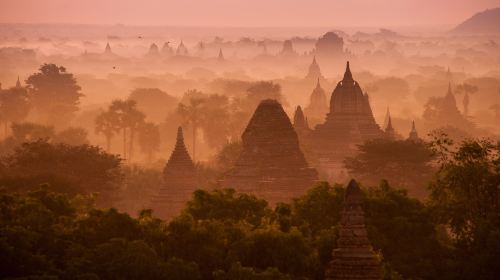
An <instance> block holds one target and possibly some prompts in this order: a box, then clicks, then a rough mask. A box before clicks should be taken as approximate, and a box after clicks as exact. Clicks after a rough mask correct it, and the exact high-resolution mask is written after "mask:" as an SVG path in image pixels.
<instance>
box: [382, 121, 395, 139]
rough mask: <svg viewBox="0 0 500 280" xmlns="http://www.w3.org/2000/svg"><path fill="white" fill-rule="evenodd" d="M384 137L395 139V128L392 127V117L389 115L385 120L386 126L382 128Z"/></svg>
mask: <svg viewBox="0 0 500 280" xmlns="http://www.w3.org/2000/svg"><path fill="white" fill-rule="evenodd" d="M384 134H385V138H386V139H388V140H396V130H394V127H392V118H391V115H389V119H388V121H387V127H386V128H385V130H384Z"/></svg>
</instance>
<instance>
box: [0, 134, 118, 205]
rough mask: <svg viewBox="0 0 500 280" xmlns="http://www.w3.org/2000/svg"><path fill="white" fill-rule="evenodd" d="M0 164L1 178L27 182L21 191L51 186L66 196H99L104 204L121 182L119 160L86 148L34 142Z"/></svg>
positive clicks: (25, 145) (94, 148) (84, 146)
mask: <svg viewBox="0 0 500 280" xmlns="http://www.w3.org/2000/svg"><path fill="white" fill-rule="evenodd" d="M2 163H3V166H4V167H5V169H4V170H3V172H2V174H1V175H2V177H3V178H7V179H8V178H10V179H12V178H13V179H16V180H18V181H21V182H22V181H23V180H27V181H29V182H30V185H25V186H19V187H20V188H33V187H36V186H38V185H39V184H42V183H52V186H53V187H54V188H57V189H59V190H60V191H62V192H66V193H71V194H78V193H80V194H90V193H94V192H97V193H100V194H101V196H100V197H99V199H100V201H101V202H105V203H110V198H111V197H112V196H113V195H114V194H115V193H114V192H115V190H116V189H117V187H118V186H119V184H120V183H121V181H122V171H121V168H120V167H121V159H120V158H119V157H118V156H115V155H110V154H107V153H105V152H104V151H102V150H101V149H100V148H99V147H95V146H89V145H81V146H70V145H67V144H63V143H56V144H53V143H49V142H47V141H46V140H37V141H34V142H28V143H24V144H22V145H21V146H20V147H19V148H17V149H16V150H15V152H14V153H13V154H12V155H10V156H7V157H6V158H3V159H2ZM28 179H29V180H28ZM16 180H10V181H12V182H14V183H15V181H16Z"/></svg>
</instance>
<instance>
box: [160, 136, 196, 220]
mask: <svg viewBox="0 0 500 280" xmlns="http://www.w3.org/2000/svg"><path fill="white" fill-rule="evenodd" d="M195 190H196V170H195V166H194V163H193V161H192V160H191V157H190V156H189V153H188V151H187V149H186V146H185V145H184V136H183V133H182V128H181V127H179V128H178V130H177V142H176V144H175V148H174V151H173V152H172V154H171V155H170V158H169V160H168V162H167V164H166V165H165V168H164V169H163V185H162V187H161V188H160V191H159V193H158V195H157V196H155V197H154V198H153V199H152V208H153V210H154V213H156V215H157V216H158V217H160V218H164V219H167V218H171V217H173V216H175V215H177V214H179V213H180V211H181V210H182V208H183V207H184V206H185V203H186V202H187V201H188V200H189V198H190V197H191V194H192V193H193V192H194V191H195Z"/></svg>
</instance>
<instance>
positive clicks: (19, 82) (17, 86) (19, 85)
mask: <svg viewBox="0 0 500 280" xmlns="http://www.w3.org/2000/svg"><path fill="white" fill-rule="evenodd" d="M20 87H21V81H19V75H17V82H16V88H20Z"/></svg>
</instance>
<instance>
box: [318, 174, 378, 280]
mask: <svg viewBox="0 0 500 280" xmlns="http://www.w3.org/2000/svg"><path fill="white" fill-rule="evenodd" d="M362 205H363V193H362V192H361V189H360V188H359V186H358V184H357V183H356V181H354V180H351V181H350V182H349V184H348V186H347V189H346V194H345V201H344V210H343V211H342V217H341V220H340V229H339V238H338V239H337V249H334V250H333V252H332V260H331V261H330V263H329V265H328V267H327V269H326V272H325V279H326V280H350V279H356V280H379V279H382V267H381V264H380V260H379V259H378V258H377V256H376V255H375V253H374V251H373V248H372V246H371V244H370V240H368V233H367V231H366V227H365V216H364V211H363V207H362Z"/></svg>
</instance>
